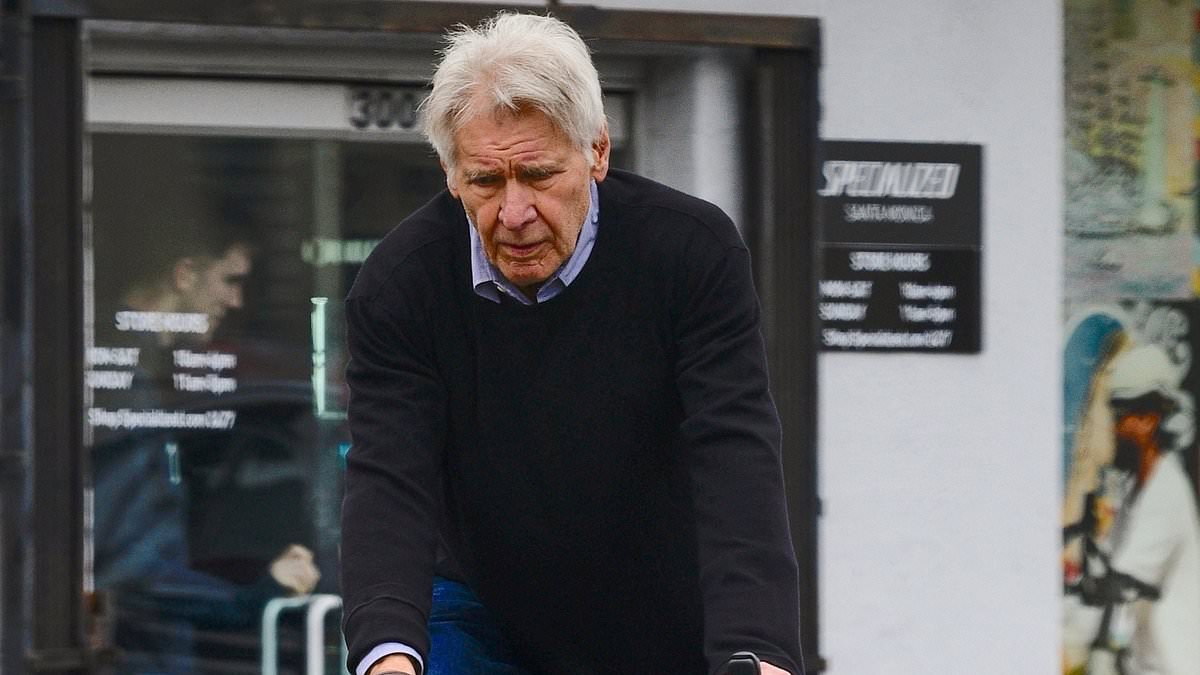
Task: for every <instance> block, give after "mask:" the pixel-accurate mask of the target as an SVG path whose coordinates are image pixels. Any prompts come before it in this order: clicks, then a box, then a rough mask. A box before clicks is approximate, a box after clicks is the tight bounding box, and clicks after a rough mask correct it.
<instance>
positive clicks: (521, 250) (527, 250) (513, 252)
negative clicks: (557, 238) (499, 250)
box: [501, 243, 542, 259]
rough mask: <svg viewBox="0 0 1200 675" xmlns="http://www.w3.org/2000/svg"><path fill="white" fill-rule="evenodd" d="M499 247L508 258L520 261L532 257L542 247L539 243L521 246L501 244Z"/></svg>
mask: <svg viewBox="0 0 1200 675" xmlns="http://www.w3.org/2000/svg"><path fill="white" fill-rule="evenodd" d="M501 246H503V247H504V249H505V250H506V251H507V252H508V257H510V258H517V259H520V258H529V257H532V256H533V255H534V254H535V253H537V252H538V249H540V248H541V246H542V245H541V244H540V243H534V244H525V245H521V246H518V245H516V244H501Z"/></svg>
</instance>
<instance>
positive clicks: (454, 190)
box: [438, 160, 458, 199]
mask: <svg viewBox="0 0 1200 675" xmlns="http://www.w3.org/2000/svg"><path fill="white" fill-rule="evenodd" d="M438 164H441V165H442V173H444V174H446V189H447V190H449V191H450V194H452V195H454V198H455V199H458V183H456V182H455V180H454V171H453V170H451V169H450V168H449V167H448V166H446V163H445V162H443V161H441V160H438Z"/></svg>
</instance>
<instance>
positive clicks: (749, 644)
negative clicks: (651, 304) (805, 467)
mask: <svg viewBox="0 0 1200 675" xmlns="http://www.w3.org/2000/svg"><path fill="white" fill-rule="evenodd" d="M718 225H721V226H722V227H724V228H726V230H725V232H726V233H727V236H726V239H725V242H728V243H723V242H719V241H717V240H716V238H711V237H705V236H703V235H699V236H697V238H696V241H693V242H692V245H691V246H690V247H689V250H688V252H687V255H686V256H685V261H684V263H683V265H684V270H685V271H684V272H683V274H682V277H683V280H682V284H683V291H682V292H681V293H677V294H676V295H675V298H674V303H675V305H676V312H677V313H678V317H677V319H676V321H675V344H676V349H677V354H678V357H677V363H676V381H677V385H678V388H679V393H680V396H681V400H682V403H683V408H684V415H685V418H684V421H683V423H682V424H681V426H680V433H681V436H682V439H683V441H684V447H685V448H686V451H687V453H688V454H687V456H686V458H685V460H686V461H687V462H688V463H689V467H690V468H689V470H690V473H691V476H692V485H693V504H694V508H695V512H696V518H697V533H698V537H699V544H700V550H699V563H700V583H701V588H702V592H703V599H704V611H705V653H706V655H707V657H708V659H709V663H710V664H711V666H712V667H713V668H716V667H717V666H718V665H719V664H722V663H724V662H725V661H726V660H727V659H728V658H729V657H730V655H732V654H733V653H734V652H738V651H743V650H748V651H752V652H755V653H756V654H758V655H759V657H761V658H762V659H763V660H764V661H766V662H770V663H771V664H774V665H773V666H771V667H776V666H778V667H781V668H783V669H784V670H785V671H790V672H791V673H794V674H795V675H801V673H802V672H803V670H802V663H801V661H802V656H801V650H800V644H799V582H798V571H797V564H796V559H795V552H794V550H793V549H792V543H791V533H790V530H789V527H788V521H787V508H786V503H785V499H784V489H783V469H782V463H781V456H780V444H781V441H780V428H779V420H778V415H777V413H776V411H775V406H774V403H773V402H772V400H771V397H770V393H769V392H768V390H767V367H766V358H765V354H764V347H763V342H762V336H761V333H760V328H759V308H758V301H757V298H756V296H755V294H754V287H753V281H752V278H751V272H750V261H749V253H748V252H747V251H746V249H745V247H744V246H742V245H741V244H740V240H739V239H738V238H737V235H736V232H735V231H734V230H733V225H732V223H729V222H728V219H723V222H721V223H718ZM763 672H764V673H769V672H772V671H771V670H770V669H769V668H768V667H767V666H766V665H764V667H763ZM776 672H777V671H776Z"/></svg>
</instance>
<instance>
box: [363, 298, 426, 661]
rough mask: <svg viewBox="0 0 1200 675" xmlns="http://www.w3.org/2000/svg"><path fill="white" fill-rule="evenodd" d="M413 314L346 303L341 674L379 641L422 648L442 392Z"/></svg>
mask: <svg viewBox="0 0 1200 675" xmlns="http://www.w3.org/2000/svg"><path fill="white" fill-rule="evenodd" d="M419 314H420V312H418V311H415V310H414V308H413V305H412V304H409V303H405V302H404V301H403V299H402V297H401V295H400V293H398V292H397V293H396V297H387V296H386V295H384V296H379V295H376V296H370V297H363V296H354V295H352V296H351V298H350V299H348V300H347V301H346V324H347V345H348V350H349V353H350V361H349V364H348V366H347V369H346V381H347V383H348V384H349V387H350V404H349V427H350V435H351V442H352V446H351V450H350V453H349V455H348V456H347V458H346V494H345V499H344V501H343V504H342V550H341V553H342V561H341V584H342V594H343V598H344V599H343V602H344V608H345V611H344V618H343V624H342V627H343V630H344V632H345V635H346V642H347V646H348V649H349V663H348V668H350V669H351V672H354V667H355V666H356V665H357V664H358V663H359V662H360V661H361V660H362V659H363V657H365V656H366V655H367V654H368V652H370V650H371V649H373V648H374V647H376V646H377V645H380V644H383V643H388V642H394V643H402V644H406V645H411V646H412V647H413V648H414V649H415V650H416V651H417V652H418V653H419V654H420V655H421V658H422V659H427V658H428V654H429V637H428V633H427V628H426V622H427V619H428V616H429V609H430V604H431V587H432V579H433V567H434V560H435V555H436V541H437V536H436V525H435V523H436V511H435V509H436V505H437V499H438V490H437V486H438V485H439V484H440V483H439V480H440V474H439V466H440V464H441V456H442V453H443V445H444V443H445V437H446V430H445V429H446V412H445V411H446V402H445V401H446V392H445V389H444V387H443V386H442V384H441V382H440V380H439V378H438V376H437V370H436V367H435V360H434V356H433V346H432V338H431V337H430V336H429V335H428V330H427V325H428V324H427V323H426V322H424V321H421V320H420V318H419Z"/></svg>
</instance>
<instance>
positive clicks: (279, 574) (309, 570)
mask: <svg viewBox="0 0 1200 675" xmlns="http://www.w3.org/2000/svg"><path fill="white" fill-rule="evenodd" d="M270 572H271V577H272V578H273V579H275V581H276V582H278V583H279V585H280V586H283V587H284V588H286V589H288V590H289V591H291V592H293V593H296V594H298V595H304V594H305V593H311V592H312V589H314V588H316V586H317V581H319V580H320V579H321V572H320V570H318V569H317V566H316V565H314V564H313V554H312V551H310V550H308V549H307V548H305V547H303V546H301V545H300V544H292V545H291V546H288V547H287V548H286V549H285V550H284V551H283V553H281V554H280V555H279V557H278V558H276V559H275V560H273V561H271V567H270Z"/></svg>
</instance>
